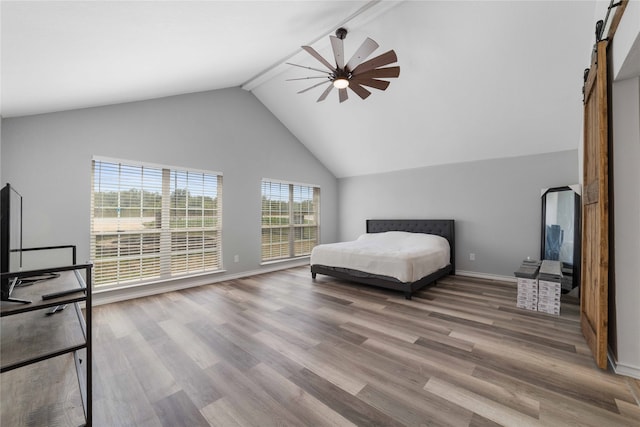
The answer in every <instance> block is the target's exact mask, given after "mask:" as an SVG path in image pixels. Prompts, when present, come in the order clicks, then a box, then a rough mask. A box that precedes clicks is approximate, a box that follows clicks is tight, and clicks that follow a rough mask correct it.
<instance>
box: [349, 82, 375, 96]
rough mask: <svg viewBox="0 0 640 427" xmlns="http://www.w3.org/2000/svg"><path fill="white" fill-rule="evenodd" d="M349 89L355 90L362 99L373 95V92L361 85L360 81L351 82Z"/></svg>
mask: <svg viewBox="0 0 640 427" xmlns="http://www.w3.org/2000/svg"><path fill="white" fill-rule="evenodd" d="M349 89H351V90H352V91H354V92H355V94H356V95H358V96H359V97H360V98H362V99H366V98H367V96H369V95H371V92H369V91H368V90H366V89H365V88H363V87H362V86H360V85H359V84H358V83H355V82H353V81H350V82H349Z"/></svg>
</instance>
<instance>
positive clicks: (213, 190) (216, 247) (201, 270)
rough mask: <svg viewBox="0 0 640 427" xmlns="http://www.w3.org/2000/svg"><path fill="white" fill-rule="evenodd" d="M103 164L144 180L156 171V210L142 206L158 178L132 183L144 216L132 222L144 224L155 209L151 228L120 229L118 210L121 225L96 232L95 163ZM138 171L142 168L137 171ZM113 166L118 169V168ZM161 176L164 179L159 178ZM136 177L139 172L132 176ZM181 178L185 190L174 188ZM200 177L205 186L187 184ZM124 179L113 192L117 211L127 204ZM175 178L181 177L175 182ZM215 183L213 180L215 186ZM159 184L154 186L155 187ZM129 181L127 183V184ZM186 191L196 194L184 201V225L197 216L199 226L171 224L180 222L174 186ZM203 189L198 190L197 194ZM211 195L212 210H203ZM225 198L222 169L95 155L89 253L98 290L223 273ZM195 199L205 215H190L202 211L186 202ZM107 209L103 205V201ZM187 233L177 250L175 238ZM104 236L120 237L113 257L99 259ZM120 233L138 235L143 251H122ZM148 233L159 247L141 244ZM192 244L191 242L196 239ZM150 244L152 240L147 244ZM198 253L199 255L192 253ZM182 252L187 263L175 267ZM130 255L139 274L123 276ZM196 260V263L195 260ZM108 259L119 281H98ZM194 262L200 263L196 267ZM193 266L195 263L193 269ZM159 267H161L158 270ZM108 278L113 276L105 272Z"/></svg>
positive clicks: (148, 236) (95, 287)
mask: <svg viewBox="0 0 640 427" xmlns="http://www.w3.org/2000/svg"><path fill="white" fill-rule="evenodd" d="M103 164H105V165H108V166H111V167H114V166H115V167H116V168H117V169H118V173H119V174H121V173H122V169H123V168H127V169H130V170H132V171H134V172H135V173H139V174H140V177H141V179H144V178H143V177H144V176H145V175H144V174H145V171H151V172H150V174H153V173H154V172H155V175H156V176H155V177H156V180H157V179H160V186H161V190H160V194H159V195H158V194H156V198H157V197H159V198H160V204H159V205H158V203H157V201H156V204H155V206H153V208H150V207H148V206H147V205H144V200H145V194H146V192H147V191H148V192H149V193H153V190H156V191H157V190H158V188H159V187H160V186H159V185H158V182H157V181H156V182H155V183H152V184H151V185H149V184H147V185H146V186H145V185H144V184H143V183H141V184H140V186H139V187H137V186H135V185H134V186H132V187H131V189H135V190H139V191H141V193H142V195H141V200H140V206H139V212H140V216H138V217H135V216H134V217H132V218H133V220H134V222H136V219H137V222H140V223H143V222H144V219H145V218H146V217H145V216H144V215H145V212H153V211H154V210H155V214H154V216H155V218H156V219H155V220H154V222H155V224H154V226H153V227H151V228H150V229H144V230H143V229H140V228H138V229H134V230H132V231H125V230H122V229H119V225H120V221H119V219H121V218H123V217H120V216H119V215H120V214H118V215H117V216H116V218H118V221H115V223H116V224H118V227H116V230H115V231H113V232H105V231H104V230H102V231H98V230H96V224H95V219H97V218H100V217H98V216H96V212H97V209H99V207H98V206H96V200H95V198H96V194H98V193H96V182H97V181H96V180H97V178H98V177H97V175H96V173H97V167H100V166H102V165H103ZM136 169H139V171H136ZM114 170H115V169H114ZM158 174H159V176H160V178H158ZM132 176H136V177H137V175H132ZM178 176H180V177H183V178H184V177H186V179H187V183H186V187H184V188H181V187H179V186H176V185H175V183H174V182H173V181H172V180H175V179H176V178H177V177H178ZM190 176H191V177H193V178H196V180H195V181H192V182H197V180H198V179H201V180H202V187H201V188H195V187H194V185H193V184H191V185H189V182H188V179H189V177H190ZM122 179H123V178H122V177H120V176H119V177H118V182H117V185H116V187H115V188H117V190H115V191H112V192H114V193H116V194H117V195H118V199H119V201H118V206H117V207H116V209H117V210H122V209H123V207H122V206H121V204H120V197H121V195H122V193H123V192H127V191H128V190H126V189H124V188H123V187H120V186H121V185H122V184H121V180H122ZM176 182H177V180H176ZM213 182H215V184H213ZM207 183H208V184H210V185H211V186H210V187H206V184H207ZM153 184H155V186H154V185H153ZM125 185H126V184H125ZM176 188H178V189H184V190H186V191H187V194H191V193H192V192H193V193H195V194H196V195H194V196H193V197H188V198H186V199H185V207H184V211H185V217H184V218H183V220H184V221H185V225H188V224H189V222H190V221H189V219H196V218H197V219H196V223H197V222H199V223H200V225H201V226H200V227H191V228H188V227H186V226H185V227H172V221H173V222H174V223H175V222H176V220H175V218H174V217H173V216H172V211H173V210H174V209H176V207H175V206H173V207H172V203H173V202H174V200H175V199H174V195H175V193H174V190H175V189H176ZM199 191H200V192H199ZM212 194H215V196H213V199H212V200H211V204H212V205H211V208H210V209H205V208H204V205H205V203H206V199H207V197H211V195H212ZM222 196H223V174H222V172H216V171H209V170H201V169H195V168H185V167H177V166H169V165H161V164H155V163H150V162H141V161H136V160H125V159H115V158H108V157H101V156H93V157H92V159H91V194H90V197H91V212H90V254H91V259H92V261H93V263H94V268H93V275H94V277H93V281H92V282H93V287H94V289H97V290H108V289H114V288H122V287H133V286H140V285H146V284H150V283H158V282H166V281H169V280H175V279H179V278H186V277H194V276H201V275H207V274H212V273H217V272H221V271H224V270H223V256H222V255H223V252H222V232H223V222H222V218H223V212H222V211H223V204H222ZM192 199H193V200H197V199H200V203H201V207H200V208H199V209H200V211H201V215H199V216H198V215H196V216H194V217H193V218H189V215H188V213H193V212H196V211H197V210H198V208H196V209H191V210H190V209H189V206H188V203H189V200H192ZM102 206H103V207H104V205H102ZM205 211H207V212H208V211H210V213H212V215H211V218H212V220H211V224H212V226H211V227H206V226H204V223H205V221H207V218H208V217H207V216H205ZM180 234H183V235H185V236H187V238H186V239H185V244H184V246H185V250H182V251H178V250H177V249H176V248H174V246H175V241H176V239H177V238H178V237H177V236H178V235H180ZM189 234H191V236H192V237H193V238H194V240H193V241H194V242H197V241H198V239H199V240H200V244H199V245H198V244H197V243H195V244H194V245H193V246H192V247H191V248H189V247H188V245H189V241H188V236H189ZM104 236H112V238H113V236H117V244H116V245H115V248H116V251H115V255H113V256H111V257H100V252H103V253H104V251H103V248H99V247H98V246H97V241H98V240H100V238H101V237H104ZM122 236H132V237H131V238H133V239H135V238H136V237H138V238H140V249H139V252H137V253H134V254H133V255H131V256H129V257H127V256H126V255H123V251H126V248H125V247H123V245H121V238H122ZM145 236H146V237H147V239H154V240H155V242H157V245H156V247H155V248H154V247H151V248H150V249H149V248H144V247H143V242H144V238H145ZM211 236H214V238H213V240H211ZM192 243H193V242H192ZM147 244H148V242H147ZM147 250H149V252H147V253H145V251H147ZM190 255H191V256H192V257H191V264H189V257H190ZM194 255H195V256H194ZM178 256H181V257H184V258H185V259H186V261H183V264H184V266H185V268H178V267H179V266H181V264H180V263H174V264H173V265H172V259H174V258H176V257H178ZM198 256H200V257H201V260H200V262H198V261H197V258H198ZM127 259H129V260H130V261H131V263H132V264H135V262H136V261H138V262H139V263H140V266H139V267H138V268H134V269H132V271H135V272H136V273H135V274H132V275H131V278H126V277H124V278H123V277H121V276H122V274H123V273H122V271H121V266H122V265H126V262H127ZM144 259H148V260H149V261H148V262H149V263H155V264H157V265H152V266H151V267H144V266H143V263H144V262H145V261H144ZM194 260H195V262H194ZM101 262H104V263H105V264H106V263H107V262H114V263H115V265H116V267H115V271H116V272H115V273H112V277H115V280H112V281H108V282H103V283H100V280H99V279H100V278H99V276H98V275H99V264H100V263H101ZM194 265H196V267H194ZM190 266H191V267H190ZM145 268H148V271H146V272H145ZM156 270H157V271H156ZM150 271H153V272H155V273H156V274H153V275H145V273H148V272H150ZM105 276H109V275H108V274H105Z"/></svg>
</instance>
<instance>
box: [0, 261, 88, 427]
mask: <svg viewBox="0 0 640 427" xmlns="http://www.w3.org/2000/svg"><path fill="white" fill-rule="evenodd" d="M92 266H93V265H92V264H90V263H88V264H75V263H74V265H69V266H63V267H55V268H46V269H41V270H30V271H21V272H11V273H2V275H1V276H2V279H9V280H15V279H17V280H21V279H27V278H39V279H41V280H36V281H35V282H34V283H32V284H29V283H24V282H23V284H24V286H16V287H15V288H14V289H13V292H12V294H11V297H12V298H13V299H16V300H26V301H30V303H21V302H14V301H2V302H1V306H0V327H1V329H2V336H1V341H2V342H1V347H0V372H1V373H2V391H1V392H2V408H1V411H2V412H1V418H0V424H2V425H7V426H8V425H11V426H19V425H51V424H54V425H67V424H69V425H78V424H84V425H86V426H91V418H92V417H91V400H92V393H91V390H92V383H91V369H92V368H91V358H92V356H91V270H92ZM81 303H84V304H85V307H84V313H83V309H82V307H81ZM71 356H73V357H71ZM73 364H75V376H76V377H77V380H75V381H74V379H72V378H69V368H72V365H73ZM74 383H75V384H74ZM70 386H75V387H76V388H75V390H76V392H75V394H74V392H73V389H71V390H70V389H69V388H70ZM77 386H79V387H77ZM78 388H79V391H80V393H79V398H80V402H81V406H82V409H80V405H78V404H77V398H78V396H77V390H78ZM74 397H75V398H76V403H75V404H74V403H73V402H72V401H73V398H74ZM78 418H79V419H78Z"/></svg>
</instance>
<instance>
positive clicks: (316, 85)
mask: <svg viewBox="0 0 640 427" xmlns="http://www.w3.org/2000/svg"><path fill="white" fill-rule="evenodd" d="M329 82H331V80H327V81H326V82H320V83H317V84H314V85H313V86H309V87H308V88H306V89H302V90H301V91H300V92H297V93H305V92H306V91H308V90H311V89H313V88H314V87H318V86H322V85H323V84H326V83H329ZM331 86H333V85H331Z"/></svg>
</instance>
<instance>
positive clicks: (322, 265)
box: [311, 219, 455, 299]
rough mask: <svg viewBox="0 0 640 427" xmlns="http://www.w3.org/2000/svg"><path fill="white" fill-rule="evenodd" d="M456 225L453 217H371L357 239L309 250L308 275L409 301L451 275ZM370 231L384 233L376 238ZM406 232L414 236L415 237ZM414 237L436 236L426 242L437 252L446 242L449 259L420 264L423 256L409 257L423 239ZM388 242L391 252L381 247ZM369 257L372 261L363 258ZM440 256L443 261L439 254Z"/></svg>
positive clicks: (453, 270) (453, 271)
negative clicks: (359, 285) (366, 287)
mask: <svg viewBox="0 0 640 427" xmlns="http://www.w3.org/2000/svg"><path fill="white" fill-rule="evenodd" d="M454 225H455V224H454V220H452V219H417V220H409V219H369V220H367V223H366V231H367V234H364V235H362V236H360V237H359V238H358V239H357V240H356V241H353V242H342V243H329V244H324V245H318V246H316V247H315V248H314V249H313V251H312V252H311V277H312V278H313V279H315V278H316V275H317V274H324V275H327V276H332V277H336V278H339V279H344V280H349V281H353V282H357V283H363V284H367V285H373V286H378V287H382V288H386V289H393V290H398V291H402V292H403V293H404V296H405V298H406V299H411V295H412V294H413V293H414V292H416V291H417V290H419V289H421V288H423V287H425V286H427V285H429V284H432V283H434V282H435V281H436V280H438V279H440V278H442V277H444V276H447V275H449V274H455V227H454ZM387 232H405V233H387ZM373 233H383V234H380V235H376V236H374V235H373ZM409 233H416V235H412V234H409ZM401 234H405V235H406V236H407V237H408V238H409V240H408V242H409V243H407V244H404V243H400V242H403V241H401V240H399V239H400V238H401V237H402V236H401ZM417 234H425V235H431V236H440V237H432V238H428V239H429V240H433V241H434V244H435V245H436V246H440V247H441V248H444V246H447V243H448V253H446V257H448V260H446V259H444V261H442V259H440V260H439V261H428V260H426V259H425V260H424V261H421V259H420V258H417V257H418V256H423V255H424V254H414V253H410V251H409V247H413V245H414V241H415V242H416V245H417V244H418V243H417V242H418V241H419V240H423V238H424V239H427V236H418V235H417ZM441 238H444V240H443V239H441ZM371 239H373V240H371ZM387 244H388V248H387V249H391V253H389V254H385V253H382V249H383V248H384V247H385V246H387ZM420 244H421V243H420ZM398 245H401V246H398ZM416 248H417V246H416ZM367 256H370V258H369V259H368V260H367V259H364V258H365V257H367ZM438 256H439V257H440V258H442V256H443V255H442V254H440V255H438ZM399 258H403V259H404V261H399ZM398 262H403V263H405V265H398V264H397V263H398ZM406 263H410V265H406ZM429 263H431V264H434V265H432V266H431V267H430V268H426V266H425V264H429ZM394 265H395V266H394Z"/></svg>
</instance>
